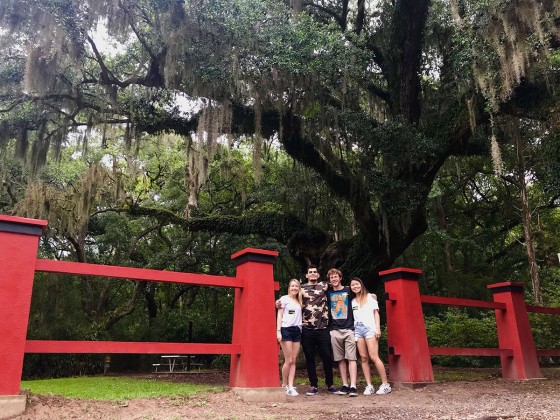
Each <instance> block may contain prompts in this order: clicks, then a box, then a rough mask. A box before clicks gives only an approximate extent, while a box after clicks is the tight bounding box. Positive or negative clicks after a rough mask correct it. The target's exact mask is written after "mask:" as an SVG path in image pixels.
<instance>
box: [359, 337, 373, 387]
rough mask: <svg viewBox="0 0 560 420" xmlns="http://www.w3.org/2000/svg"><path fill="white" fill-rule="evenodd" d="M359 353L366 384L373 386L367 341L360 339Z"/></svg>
mask: <svg viewBox="0 0 560 420" xmlns="http://www.w3.org/2000/svg"><path fill="white" fill-rule="evenodd" d="M357 345H358V352H359V353H360V362H361V364H362V371H363V372H364V377H365V379H366V383H367V384H368V385H371V370H370V368H369V359H368V350H367V346H366V340H364V339H363V338H359V339H358V342H357Z"/></svg>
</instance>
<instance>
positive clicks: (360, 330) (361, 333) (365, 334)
mask: <svg viewBox="0 0 560 420" xmlns="http://www.w3.org/2000/svg"><path fill="white" fill-rule="evenodd" d="M354 336H355V337H356V341H358V338H364V339H365V338H372V337H375V329H372V328H368V327H366V326H365V325H364V324H362V323H361V322H357V323H356V325H355V326H354Z"/></svg>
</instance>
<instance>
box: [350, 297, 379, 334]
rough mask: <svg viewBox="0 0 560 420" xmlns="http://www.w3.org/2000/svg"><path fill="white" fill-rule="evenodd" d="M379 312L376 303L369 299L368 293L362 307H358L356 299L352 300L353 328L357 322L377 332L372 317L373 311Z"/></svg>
mask: <svg viewBox="0 0 560 420" xmlns="http://www.w3.org/2000/svg"><path fill="white" fill-rule="evenodd" d="M376 309H377V310H379V305H378V304H377V301H376V300H375V299H374V298H372V297H371V295H370V294H369V293H368V294H367V296H366V304H365V305H364V306H362V307H360V306H359V305H358V301H357V300H356V298H354V299H352V310H353V311H354V326H356V324H357V323H358V322H361V323H362V324H364V325H365V326H366V327H368V328H369V329H372V330H374V331H375V332H379V331H377V326H376V325H375V317H374V316H373V311H375V310H376Z"/></svg>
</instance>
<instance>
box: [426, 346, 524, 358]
mask: <svg viewBox="0 0 560 420" xmlns="http://www.w3.org/2000/svg"><path fill="white" fill-rule="evenodd" d="M430 354H431V355H432V356H512V355H513V350H511V349H509V350H508V349H497V348H474V347H430Z"/></svg>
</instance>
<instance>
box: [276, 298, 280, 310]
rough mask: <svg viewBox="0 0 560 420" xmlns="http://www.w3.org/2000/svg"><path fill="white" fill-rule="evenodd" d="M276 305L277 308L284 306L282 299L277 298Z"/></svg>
mask: <svg viewBox="0 0 560 420" xmlns="http://www.w3.org/2000/svg"><path fill="white" fill-rule="evenodd" d="M275 305H276V309H280V308H281V307H282V302H281V301H280V299H278V300H276V302H275Z"/></svg>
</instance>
